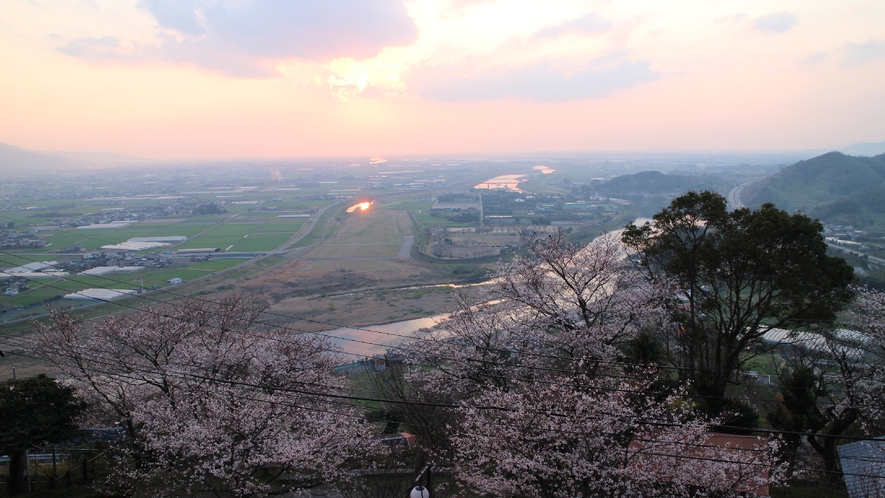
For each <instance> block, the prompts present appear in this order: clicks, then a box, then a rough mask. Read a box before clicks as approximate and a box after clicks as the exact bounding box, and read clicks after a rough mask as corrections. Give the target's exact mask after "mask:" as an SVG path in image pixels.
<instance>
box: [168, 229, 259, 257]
mask: <svg viewBox="0 0 885 498" xmlns="http://www.w3.org/2000/svg"><path fill="white" fill-rule="evenodd" d="M260 226H261V224H259V223H225V224H223V225H218V226H216V227H214V228H212V229H210V230H209V231H207V232H206V233H204V234H202V235H200V236H199V237H196V238H193V239H190V240H188V241H187V242H185V243H184V244H182V245H180V246H179V247H178V248H179V249H197V248H204V247H217V248H219V249H221V250H222V251H223V250H225V249H226V248H227V247H228V246H230V245H232V244H236V243H237V242H240V239H242V238H243V236H245V235H249V234H250V233H252V232H254V231H255V230H257V229H258V227H260Z"/></svg>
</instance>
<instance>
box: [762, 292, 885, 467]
mask: <svg viewBox="0 0 885 498" xmlns="http://www.w3.org/2000/svg"><path fill="white" fill-rule="evenodd" d="M855 292H856V295H855V299H854V300H853V302H852V303H851V304H850V306H849V307H848V309H847V310H846V311H845V312H844V313H843V314H842V316H841V317H840V320H839V321H837V322H836V325H837V326H836V327H832V326H829V327H824V328H823V329H822V330H819V331H818V332H817V333H816V334H806V335H804V336H801V337H802V338H797V339H796V341H795V344H794V345H793V347H792V348H790V352H791V359H790V360H791V361H790V362H789V364H788V366H787V368H785V370H784V372H783V374H782V376H781V377H782V379H781V392H780V393H779V395H778V403H776V404H775V405H774V406H773V408H772V409H771V410H770V411H769V414H768V419H769V421H770V422H771V423H772V425H774V426H775V427H777V428H779V429H784V430H789V431H799V432H808V433H811V435H809V436H807V438H806V440H807V442H808V444H809V446H811V448H812V449H813V450H814V452H815V453H816V454H817V456H818V457H819V458H820V460H821V462H822V464H823V471H824V477H825V478H826V479H827V480H829V481H837V480H839V478H840V472H841V471H840V468H839V455H838V452H837V447H836V443H837V442H838V441H839V439H838V436H840V435H843V434H845V433H849V432H860V433H865V434H867V435H870V436H874V437H878V436H881V435H882V433H883V432H885V293H883V292H881V291H875V290H868V289H864V288H859V289H855ZM787 443H789V444H788V445H787V449H788V450H789V451H788V454H787V458H788V460H789V461H790V463H791V464H792V466H793V467H798V466H799V465H798V463H797V462H796V456H797V455H798V454H799V453H800V452H799V449H800V446H801V444H802V440H801V439H799V438H798V437H788V438H787Z"/></svg>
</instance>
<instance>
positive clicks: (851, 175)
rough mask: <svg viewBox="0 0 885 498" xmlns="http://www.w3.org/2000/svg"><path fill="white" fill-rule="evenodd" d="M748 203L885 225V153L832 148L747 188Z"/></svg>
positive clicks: (827, 219)
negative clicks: (863, 154) (871, 154)
mask: <svg viewBox="0 0 885 498" xmlns="http://www.w3.org/2000/svg"><path fill="white" fill-rule="evenodd" d="M741 201H742V202H743V203H744V204H746V205H747V206H758V205H761V204H762V203H765V202H772V203H774V204H775V205H777V207H779V208H781V209H785V210H787V211H793V210H796V209H800V210H802V211H804V212H806V213H808V214H809V215H811V216H813V217H816V218H819V219H820V220H821V221H824V222H827V223H837V224H850V225H854V226H856V227H858V228H878V229H885V154H881V155H878V156H875V157H854V156H848V155H845V154H842V153H841V152H829V153H827V154H824V155H822V156H818V157H815V158H812V159H808V160H805V161H800V162H798V163H796V164H793V165H792V166H787V167H786V168H784V169H782V170H781V171H779V172H778V173H777V174H775V175H772V176H770V177H768V178H766V179H764V180H762V181H759V182H757V183H755V184H752V185H748V186H747V187H745V188H744V189H743V191H742V192H741Z"/></svg>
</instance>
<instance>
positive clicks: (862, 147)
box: [839, 142, 885, 157]
mask: <svg viewBox="0 0 885 498" xmlns="http://www.w3.org/2000/svg"><path fill="white" fill-rule="evenodd" d="M839 152H842V153H844V154H848V155H849V156H867V157H872V156H878V155H879V154H885V142H877V143H859V144H853V145H849V146H847V147H842V148H841V149H839Z"/></svg>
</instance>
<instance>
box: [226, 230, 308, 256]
mask: <svg viewBox="0 0 885 498" xmlns="http://www.w3.org/2000/svg"><path fill="white" fill-rule="evenodd" d="M290 237H292V233H291V232H275V233H255V232H253V233H251V234H249V236H248V237H246V238H241V239H239V240H237V241H236V242H234V244H233V247H231V248H230V250H231V251H234V252H252V251H272V250H274V249H276V248H277V247H279V246H281V245H283V244H284V243H285V242H286V241H287V240H289V238H290ZM225 248H227V246H224V247H222V248H221V249H225Z"/></svg>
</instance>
